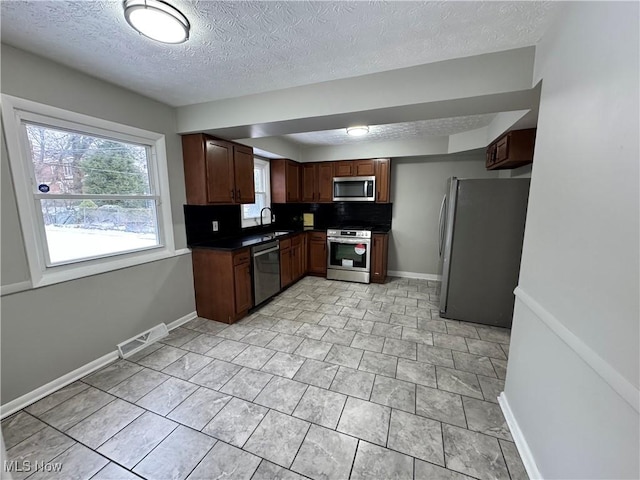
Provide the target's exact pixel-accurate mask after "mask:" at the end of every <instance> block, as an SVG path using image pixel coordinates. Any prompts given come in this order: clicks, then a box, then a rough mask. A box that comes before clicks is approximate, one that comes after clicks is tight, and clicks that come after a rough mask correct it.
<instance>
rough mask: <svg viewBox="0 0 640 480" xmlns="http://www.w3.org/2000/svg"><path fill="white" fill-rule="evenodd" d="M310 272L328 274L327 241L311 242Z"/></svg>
mask: <svg viewBox="0 0 640 480" xmlns="http://www.w3.org/2000/svg"><path fill="white" fill-rule="evenodd" d="M309 273H315V274H320V275H326V274H327V242H326V240H325V241H318V240H313V239H312V240H311V241H310V242H309Z"/></svg>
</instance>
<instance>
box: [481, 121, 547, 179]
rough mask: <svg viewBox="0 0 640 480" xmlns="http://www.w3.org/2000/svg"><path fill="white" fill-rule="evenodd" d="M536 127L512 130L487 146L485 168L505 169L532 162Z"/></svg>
mask: <svg viewBox="0 0 640 480" xmlns="http://www.w3.org/2000/svg"><path fill="white" fill-rule="evenodd" d="M535 142H536V129H535V128H527V129H524V130H512V131H510V132H508V133H506V134H504V135H503V136H502V137H500V138H498V139H497V140H496V141H495V142H493V143H492V144H491V145H489V146H488V147H487V158H486V167H487V170H506V169H511V168H518V167H522V166H524V165H528V164H530V163H533V150H534V146H535Z"/></svg>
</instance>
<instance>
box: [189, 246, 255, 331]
mask: <svg viewBox="0 0 640 480" xmlns="http://www.w3.org/2000/svg"><path fill="white" fill-rule="evenodd" d="M191 257H192V262H193V281H194V287H195V294H196V310H197V312H198V316H200V317H203V318H208V319H210V320H217V321H218V322H224V323H233V322H235V321H236V320H238V319H240V318H242V317H243V316H245V315H246V314H247V312H248V311H249V309H250V308H251V307H252V306H253V300H252V295H251V292H252V288H251V257H250V254H249V249H248V248H246V249H243V250H238V251H234V252H226V251H220V250H207V249H197V248H196V249H193V251H192V255H191Z"/></svg>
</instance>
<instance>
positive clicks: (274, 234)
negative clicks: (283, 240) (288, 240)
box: [262, 232, 291, 238]
mask: <svg viewBox="0 0 640 480" xmlns="http://www.w3.org/2000/svg"><path fill="white" fill-rule="evenodd" d="M290 233H291V232H270V233H265V234H264V235H262V237H263V238H277V237H281V236H283V235H289V234H290Z"/></svg>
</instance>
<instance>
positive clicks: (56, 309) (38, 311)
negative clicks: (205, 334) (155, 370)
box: [1, 45, 195, 404]
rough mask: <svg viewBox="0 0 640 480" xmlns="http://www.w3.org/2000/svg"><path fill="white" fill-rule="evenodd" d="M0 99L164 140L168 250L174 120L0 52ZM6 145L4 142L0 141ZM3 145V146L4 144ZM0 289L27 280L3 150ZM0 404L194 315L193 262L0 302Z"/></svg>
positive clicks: (119, 93)
mask: <svg viewBox="0 0 640 480" xmlns="http://www.w3.org/2000/svg"><path fill="white" fill-rule="evenodd" d="M1 61H2V82H1V90H2V93H5V94H9V95H13V96H17V97H22V98H26V99H29V100H33V101H37V102H41V103H44V104H48V105H52V106H55V107H59V108H64V109H67V110H72V111H75V112H79V113H83V114H86V115H92V116H94V117H98V118H102V119H105V120H110V121H114V122H119V123H122V124H126V125H131V126H134V127H138V128H143V129H146V130H151V131H154V132H159V133H163V134H165V135H166V145H167V156H168V168H169V177H170V193H171V201H172V205H171V209H172V213H173V221H174V237H175V244H176V248H184V247H185V244H186V242H185V230H184V218H183V213H182V205H183V203H184V200H185V194H184V177H183V173H182V152H181V147H180V137H179V136H178V135H177V134H176V116H175V110H174V109H173V108H171V107H168V106H166V105H163V104H161V103H158V102H156V101H153V100H150V99H148V98H145V97H142V96H140V95H137V94H134V93H132V92H130V91H128V90H124V89H122V88H119V87H116V86H114V85H111V84H108V83H105V82H102V81H100V80H97V79H95V78H92V77H89V76H87V75H84V74H81V73H78V72H76V71H74V70H71V69H68V68H66V67H64V66H62V65H59V64H56V63H53V62H50V61H49V60H46V59H43V58H40V57H37V56H34V55H32V54H29V53H26V52H23V51H21V50H17V49H15V48H13V47H10V46H6V45H2V60H1ZM3 140H4V139H3ZM3 143H4V142H3ZM1 161H2V179H1V181H2V185H1V186H2V275H1V280H2V285H3V286H6V285H10V284H14V283H16V282H21V281H24V280H28V279H29V277H28V271H27V264H26V260H25V253H24V244H23V240H22V235H21V231H20V228H19V224H18V217H17V211H16V204H15V198H14V191H13V185H12V183H11V179H10V176H9V174H8V173H9V166H8V157H7V152H6V149H5V148H4V146H3V147H2V159H1ZM1 301H2V304H1V313H2V357H1V361H2V398H1V402H2V404H5V403H7V402H8V401H11V400H14V399H15V398H17V397H19V396H21V395H24V394H26V393H28V392H30V391H32V390H34V389H35V388H38V387H40V386H42V385H44V384H46V383H48V382H50V381H52V380H54V379H56V378H58V377H60V376H62V375H64V374H66V373H68V372H70V371H72V370H74V369H76V368H79V367H81V366H83V365H85V364H87V363H89V362H91V361H92V360H95V359H96V358H99V357H101V356H103V355H105V354H107V353H109V352H112V351H114V350H115V349H116V344H117V343H119V342H121V341H123V340H126V339H128V338H130V337H132V336H134V335H136V334H138V333H140V332H142V331H144V330H147V329H149V328H151V327H152V326H154V325H157V324H158V323H160V322H165V323H169V322H172V321H174V320H176V319H178V318H180V317H182V316H184V315H187V314H190V313H192V312H193V311H194V310H195V306H194V296H193V278H192V272H191V256H190V255H182V256H179V257H175V258H171V259H168V260H163V261H158V262H152V263H148V264H144V265H141V266H136V267H131V268H126V269H123V270H117V271H114V272H109V273H106V274H102V275H95V276H92V277H87V278H83V279H79V280H73V281H69V282H64V283H60V284H56V285H53V286H49V287H43V288H39V289H36V290H29V291H25V292H21V293H15V294H12V295H6V296H4V297H2V300H1Z"/></svg>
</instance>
